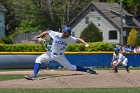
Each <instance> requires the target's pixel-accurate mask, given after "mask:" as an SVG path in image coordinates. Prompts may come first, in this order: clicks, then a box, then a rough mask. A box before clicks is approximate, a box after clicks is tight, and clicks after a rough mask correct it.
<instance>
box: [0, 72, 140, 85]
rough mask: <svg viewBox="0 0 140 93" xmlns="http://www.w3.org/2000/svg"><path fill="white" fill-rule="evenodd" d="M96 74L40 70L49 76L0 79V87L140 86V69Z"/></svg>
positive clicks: (25, 73) (24, 73)
mask: <svg viewBox="0 0 140 93" xmlns="http://www.w3.org/2000/svg"><path fill="white" fill-rule="evenodd" d="M97 72H98V73H99V74H98V75H93V74H88V73H84V72H77V71H40V73H39V74H50V76H47V75H46V76H44V77H39V78H37V79H36V80H33V81H32V80H26V79H24V78H23V79H17V80H8V81H0V88H122V87H140V78H139V76H140V71H138V70H132V71H130V73H127V72H125V71H124V70H120V71H119V73H112V72H110V71H109V70H97ZM31 73H32V71H28V72H27V71H12V72H0V74H23V76H24V75H27V74H31Z"/></svg>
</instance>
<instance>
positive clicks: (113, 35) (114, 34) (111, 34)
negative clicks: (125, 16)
mask: <svg viewBox="0 0 140 93" xmlns="http://www.w3.org/2000/svg"><path fill="white" fill-rule="evenodd" d="M109 39H117V31H115V30H111V31H109Z"/></svg>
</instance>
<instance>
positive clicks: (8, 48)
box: [0, 42, 114, 52]
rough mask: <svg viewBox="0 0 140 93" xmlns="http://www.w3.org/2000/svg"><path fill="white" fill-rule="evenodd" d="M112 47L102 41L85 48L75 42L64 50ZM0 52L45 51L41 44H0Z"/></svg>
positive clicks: (74, 50)
mask: <svg viewBox="0 0 140 93" xmlns="http://www.w3.org/2000/svg"><path fill="white" fill-rule="evenodd" d="M113 49H114V47H113V45H112V44H109V43H104V42H93V43H90V47H89V48H85V46H84V44H81V43H76V44H70V45H69V46H68V47H67V49H66V51H67V52H83V51H88V52H92V51H113ZM0 51H1V52H45V51H46V50H45V45H41V44H0Z"/></svg>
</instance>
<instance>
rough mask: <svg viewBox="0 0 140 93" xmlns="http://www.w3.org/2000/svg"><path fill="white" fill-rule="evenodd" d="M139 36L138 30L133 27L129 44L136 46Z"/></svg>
mask: <svg viewBox="0 0 140 93" xmlns="http://www.w3.org/2000/svg"><path fill="white" fill-rule="evenodd" d="M137 36H138V32H137V30H136V29H131V31H130V32H129V36H128V40H127V44H129V45H131V46H133V47H134V46H135V44H136V40H137Z"/></svg>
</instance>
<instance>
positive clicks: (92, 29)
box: [80, 23, 102, 42]
mask: <svg viewBox="0 0 140 93" xmlns="http://www.w3.org/2000/svg"><path fill="white" fill-rule="evenodd" d="M80 37H81V38H83V39H84V40H85V41H87V42H97V41H102V34H101V32H100V30H99V29H98V28H97V27H96V26H95V25H94V24H93V23H90V24H89V25H88V27H87V28H85V29H84V30H83V32H82V33H81V36H80Z"/></svg>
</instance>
